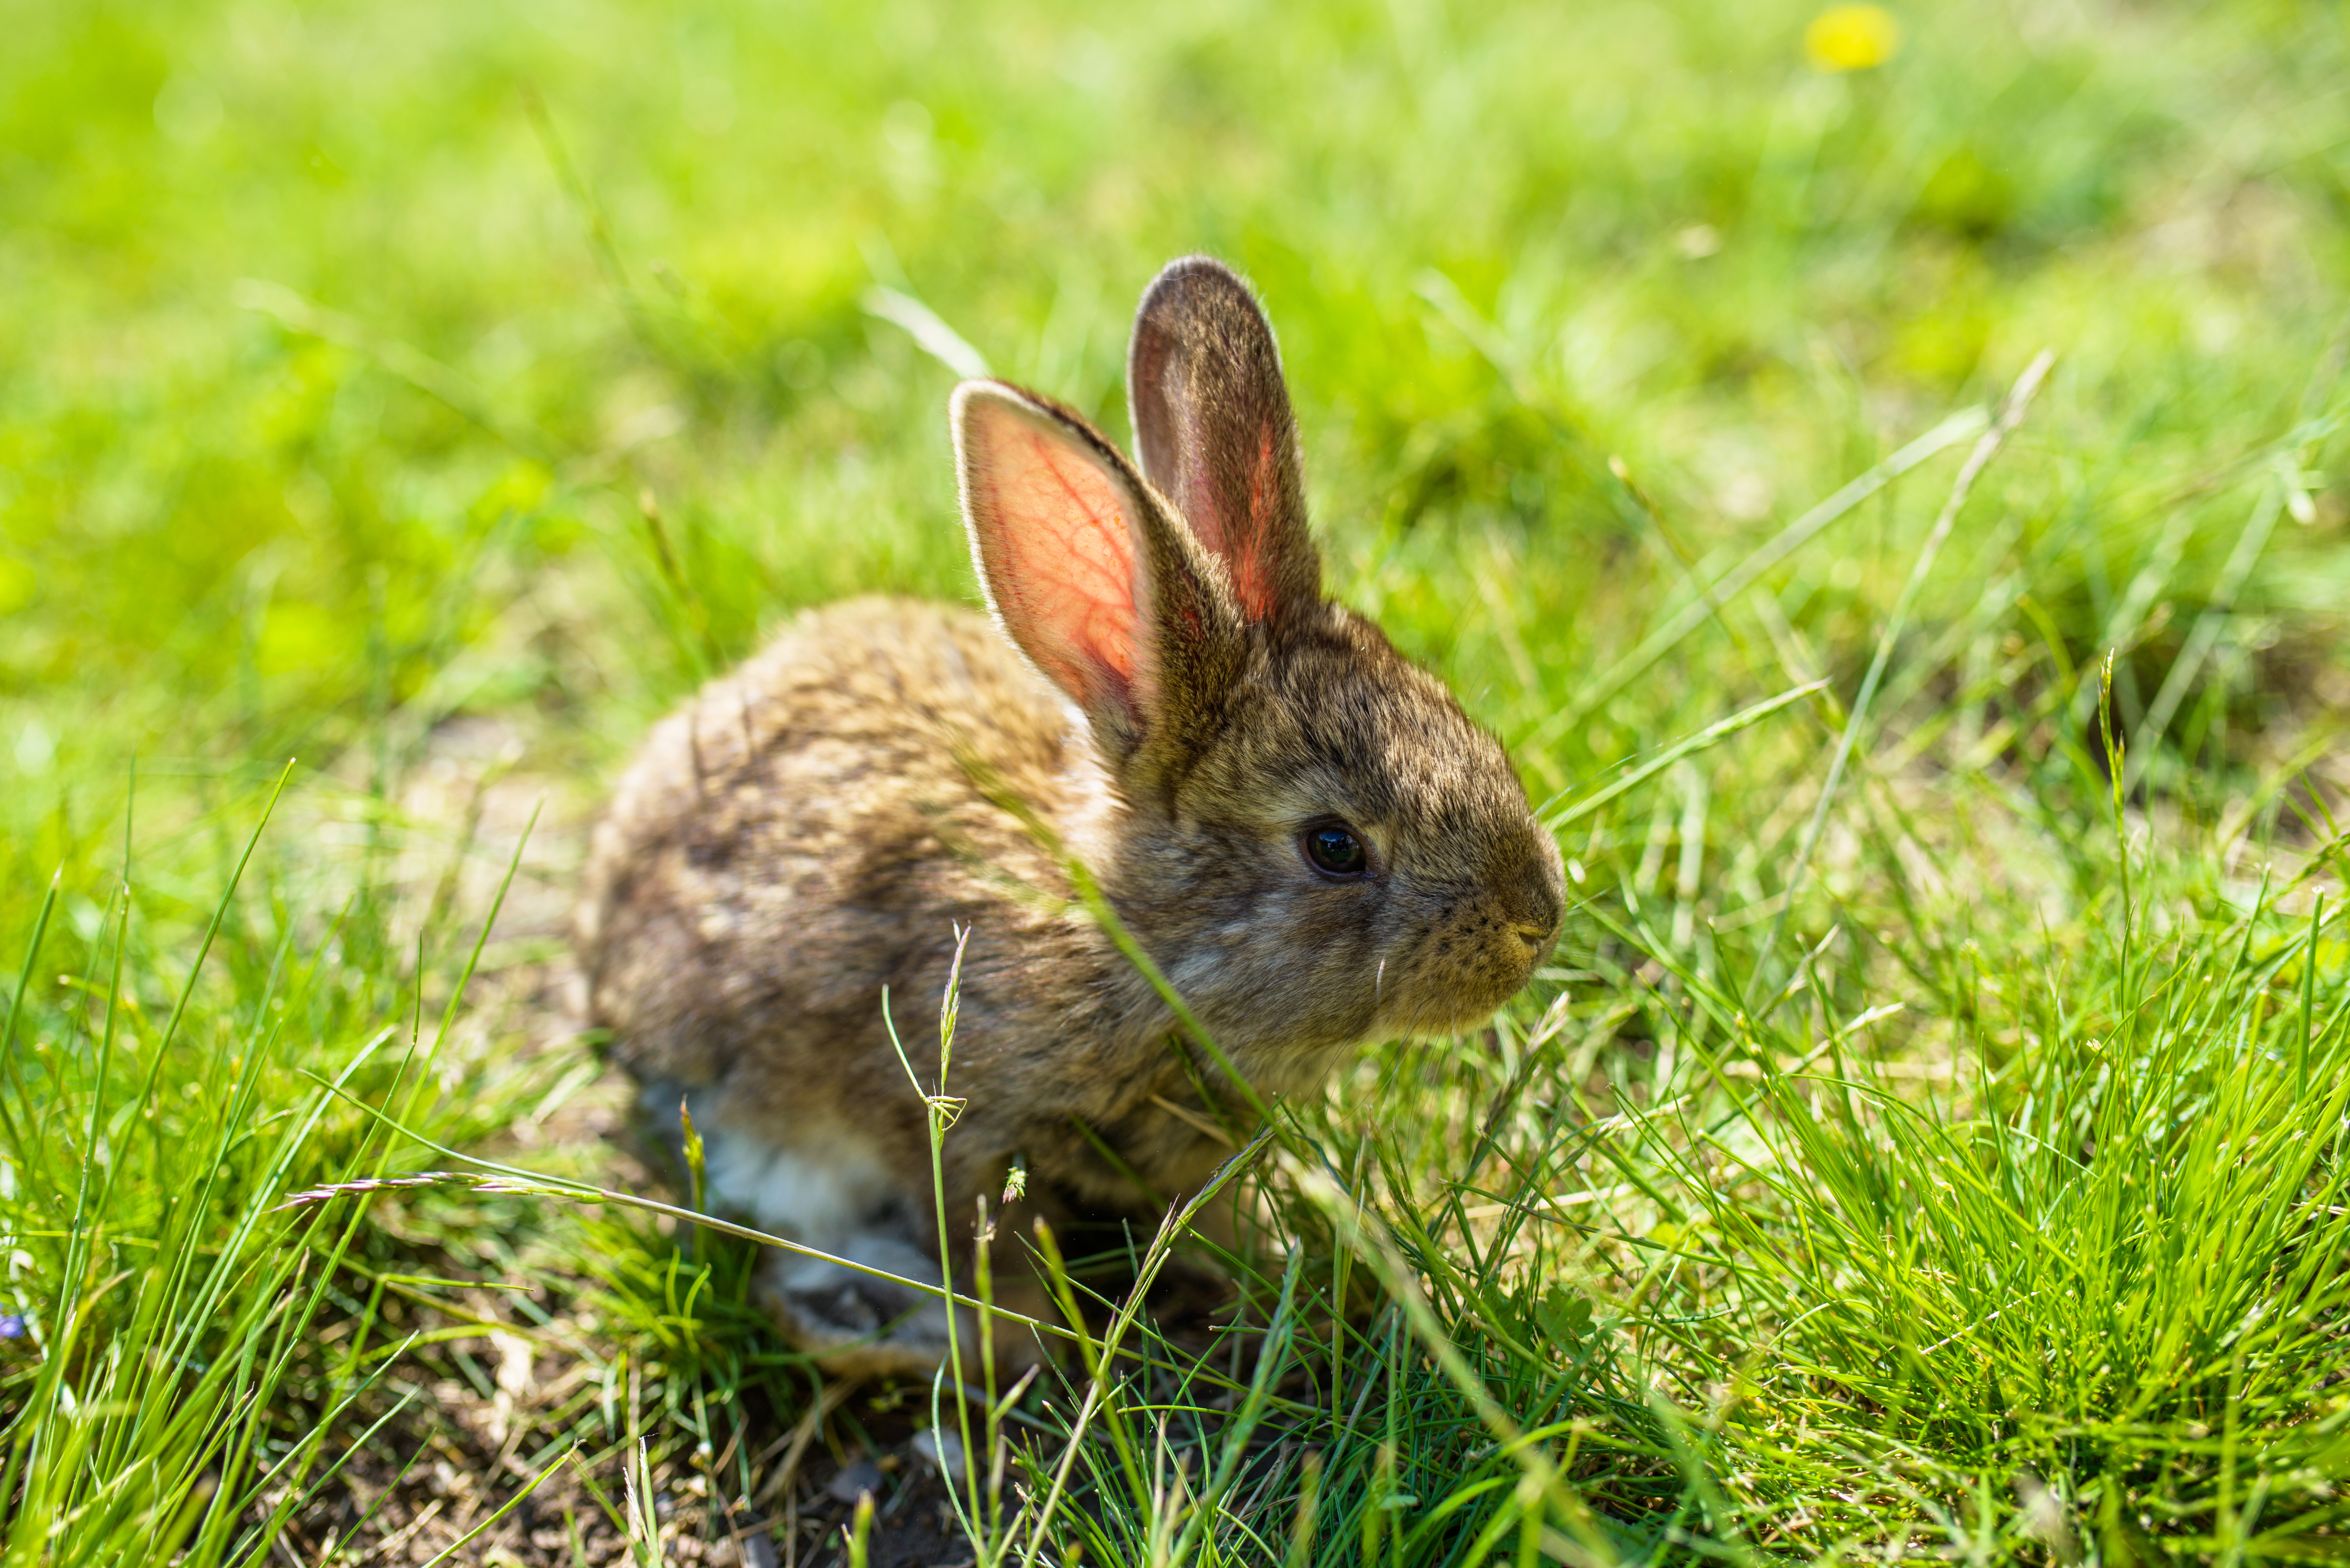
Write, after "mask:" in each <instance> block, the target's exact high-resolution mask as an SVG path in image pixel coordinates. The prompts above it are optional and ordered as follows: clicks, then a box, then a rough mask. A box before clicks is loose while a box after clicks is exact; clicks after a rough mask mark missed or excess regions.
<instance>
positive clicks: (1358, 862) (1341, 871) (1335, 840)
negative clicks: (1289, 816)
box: [1298, 823, 1371, 879]
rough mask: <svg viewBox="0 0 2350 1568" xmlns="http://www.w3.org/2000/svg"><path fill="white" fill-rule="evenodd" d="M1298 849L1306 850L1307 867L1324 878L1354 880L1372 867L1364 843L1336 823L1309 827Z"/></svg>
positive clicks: (1365, 873)
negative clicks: (1312, 868)
mask: <svg viewBox="0 0 2350 1568" xmlns="http://www.w3.org/2000/svg"><path fill="white" fill-rule="evenodd" d="M1298 846H1299V847H1300V848H1302V849H1304V850H1305V861H1306V864H1307V865H1309V866H1311V867H1314V869H1315V870H1316V871H1319V872H1321V873H1322V875H1324V876H1325V877H1344V878H1348V879H1351V878H1353V877H1361V876H1365V875H1367V874H1368V873H1369V871H1370V868H1371V857H1370V856H1369V855H1368V854H1367V853H1366V852H1365V851H1364V848H1363V841H1362V840H1361V839H1359V838H1357V837H1356V836H1355V835H1354V832H1353V830H1352V829H1349V828H1346V827H1341V826H1338V825H1337V824H1336V823H1325V824H1323V825H1322V826H1318V827H1309V828H1307V829H1306V830H1305V836H1304V837H1303V838H1301V839H1300V840H1299V841H1298Z"/></svg>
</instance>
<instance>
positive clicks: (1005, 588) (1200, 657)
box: [951, 381, 1236, 755]
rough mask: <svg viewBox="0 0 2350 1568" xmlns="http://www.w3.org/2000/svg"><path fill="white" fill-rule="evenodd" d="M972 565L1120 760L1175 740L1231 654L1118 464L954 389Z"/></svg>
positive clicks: (1000, 615) (1097, 442) (1184, 562)
mask: <svg viewBox="0 0 2350 1568" xmlns="http://www.w3.org/2000/svg"><path fill="white" fill-rule="evenodd" d="M951 419H952V422H953V427H954V441H955V462H956V467H957V468H958V469H959V470H960V472H961V474H962V515H963V523H964V524H965V526H967V527H968V528H969V529H970V531H971V548H972V560H973V561H974V562H975V563H976V565H977V566H978V568H979V576H980V581H981V583H982V584H983V585H984V586H985V587H986V590H987V598H988V604H989V606H990V607H992V608H993V610H994V611H995V617H996V619H997V620H998V621H999V622H1000V623H1001V624H1002V625H1003V629H1004V630H1005V631H1006V632H1007V633H1009V634H1010V635H1011V638H1012V640H1013V641H1014V642H1015V643H1016V644H1018V645H1019V647H1020V650H1021V651H1022V652H1024V653H1025V654H1026V655H1027V656H1028V658H1029V660H1030V662H1032V663H1034V664H1035V666H1036V668H1037V669H1038V670H1041V671H1043V672H1044V675H1045V679H1047V680H1051V681H1052V682H1053V684H1054V685H1055V686H1058V687H1059V688H1060V689H1061V690H1062V691H1065V692H1066V693H1068V695H1069V696H1070V698H1071V699H1073V700H1074V701H1076V704H1077V706H1078V707H1080V708H1082V709H1084V710H1085V712H1086V716H1087V718H1088V719H1090V720H1091V721H1092V722H1093V724H1094V728H1095V730H1096V732H1097V733H1101V734H1103V736H1104V738H1105V739H1106V740H1107V741H1109V742H1111V743H1112V745H1113V747H1114V748H1115V749H1116V751H1117V752H1118V753H1119V754H1120V755H1128V754H1131V753H1132V752H1133V751H1134V750H1135V749H1136V748H1137V747H1138V746H1139V745H1140V744H1141V743H1142V742H1143V740H1144V738H1145V737H1146V735H1147V734H1149V732H1152V731H1153V730H1154V729H1159V730H1165V731H1170V732H1174V733H1173V735H1170V738H1174V735H1180V732H1182V731H1184V730H1185V729H1187V728H1188V726H1187V725H1186V724H1185V723H1184V722H1183V720H1184V718H1185V716H1186V715H1187V714H1188V713H1191V712H1195V711H1198V710H1199V709H1200V708H1201V704H1202V703H1203V702H1204V701H1206V699H1207V696H1208V692H1209V690H1210V684H1211V681H1212V680H1215V679H1217V678H1219V677H1220V676H1221V675H1222V673H1223V672H1222V670H1221V666H1222V664H1223V663H1224V662H1227V661H1228V660H1229V658H1230V656H1231V649H1232V646H1233V645H1234V643H1235V640H1236V639H1235V637H1234V635H1233V632H1234V629H1235V628H1233V626H1232V611H1231V610H1230V609H1229V608H1227V607H1225V603H1224V601H1223V600H1222V597H1221V595H1220V593H1219V591H1218V589H1217V587H1216V586H1215V585H1214V584H1213V583H1212V581H1211V568H1210V567H1209V566H1208V564H1207V562H1206V560H1205V559H1204V558H1203V557H1202V556H1201V554H1200V547H1199V545H1197V544H1195V543H1193V542H1192V541H1191V539H1190V538H1188V537H1187V536H1185V535H1184V534H1183V531H1182V530H1181V529H1180V527H1177V526H1175V525H1173V524H1171V523H1170V520H1169V518H1168V516H1167V513H1166V510H1165V507H1164V506H1163V504H1161V503H1160V502H1159V498H1158V497H1157V496H1156V495H1154V494H1153V493H1151V490H1150V486H1149V484H1147V483H1144V482H1143V479H1142V477H1141V475H1139V474H1138V473H1136V472H1134V469H1133V468H1132V466H1131V465H1130V464H1128V462H1127V461H1126V459H1125V458H1124V457H1122V456H1121V455H1119V453H1118V450H1117V449H1116V448H1115V447H1113V446H1111V445H1110V443H1109V442H1108V441H1107V440H1105V439H1104V438H1103V437H1102V436H1101V434H1100V433H1099V432H1098V431H1095V430H1094V429H1093V427H1092V426H1090V425H1088V424H1087V423H1086V421H1084V420H1082V419H1080V418H1078V417H1077V416H1076V414H1074V413H1072V412H1070V411H1069V410H1066V409H1064V408H1061V407H1059V406H1058V405H1056V404H1055V403H1052V402H1050V401H1048V400H1045V399H1042V398H1038V397H1035V396H1032V395H1030V394H1028V393H1025V392H1023V391H1021V390H1019V389H1016V388H1014V387H1008V386H1005V385H1003V383H1002V382H1000V381H965V382H964V383H963V384H962V386H960V387H958V388H956V389H955V394H954V402H953V405H952V414H951Z"/></svg>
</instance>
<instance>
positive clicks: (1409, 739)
mask: <svg viewBox="0 0 2350 1568" xmlns="http://www.w3.org/2000/svg"><path fill="white" fill-rule="evenodd" d="M1128 406H1129V407H1130V409H1131V410H1132V411H1133V418H1134V424H1135V432H1136V437H1137V445H1138V447H1139V451H1140V454H1141V466H1140V470H1139V472H1138V471H1137V469H1136V467H1135V465H1134V464H1132V463H1131V462H1128V460H1127V458H1126V457H1125V456H1124V455H1123V454H1122V453H1120V452H1118V450H1117V448H1116V447H1114V446H1113V445H1112V444H1111V443H1110V442H1109V441H1107V440H1106V439H1105V438H1104V437H1103V436H1102V435H1101V434H1100V433H1099V432H1098V431H1096V430H1094V429H1093V428H1092V426H1090V425H1089V424H1087V422H1086V421H1084V420H1083V419H1082V418H1080V417H1079V416H1078V415H1076V413H1074V412H1072V411H1071V410H1067V409H1065V408H1063V407H1061V406H1059V405H1058V404H1056V403H1054V402H1052V401H1051V400H1047V399H1045V398H1041V397H1037V396H1035V395H1034V394H1031V393H1027V392H1024V391H1021V390H1018V389H1014V388H1012V387H1008V386H1005V385H1003V384H1002V383H1000V382H993V381H970V382H966V383H964V384H963V385H962V387H960V388H958V389H957V390H956V392H955V397H954V403H953V428H954V437H955V451H956V457H957V462H958V466H959V468H960V471H961V476H962V506H963V516H964V519H965V522H966V524H968V526H969V528H970V532H971V539H972V556H973V557H974V560H975V561H976V564H977V566H978V569H979V576H980V579H981V582H982V583H983V586H984V587H985V589H986V592H987V596H988V600H989V603H990V605H991V607H993V610H994V612H995V616H996V618H997V620H998V622H999V623H1000V624H1001V626H1002V627H1003V630H1004V632H1005V634H1006V635H1007V636H1008V637H1010V639H1012V641H1013V642H1014V644H1016V645H1017V646H1018V647H1019V648H1020V649H1022V651H1023V652H1024V653H1025V654H1026V655H1027V657H1028V659H1030V660H1031V661H1032V662H1033V663H1034V664H1035V667H1036V668H1037V670H1039V671H1041V672H1042V673H1043V675H1044V676H1045V679H1047V680H1050V681H1051V682H1052V683H1053V684H1054V685H1055V686H1056V687H1058V688H1059V689H1060V691H1062V692H1064V693H1065V694H1066V696H1067V697H1068V698H1069V699H1070V701H1073V702H1074V703H1076V706H1077V708H1078V709H1079V710H1080V711H1082V712H1083V714H1084V716H1085V719H1086V722H1087V724H1088V726H1089V727H1090V730H1091V732H1092V736H1093V739H1094V742H1095V744H1096V746H1097V748H1098V750H1099V752H1100V754H1101V757H1102V760H1103V762H1104V763H1105V765H1106V767H1107V770H1108V772H1109V774H1110V776H1111V778H1112V780H1113V781H1114V783H1115V785H1116V789H1117V793H1118V806H1117V809H1115V810H1113V811H1112V812H1111V813H1110V814H1109V819H1108V821H1107V823H1106V824H1104V825H1099V826H1097V827H1095V828H1093V829H1091V830H1087V831H1079V832H1076V833H1073V834H1072V845H1073V847H1075V848H1076V850H1077V852H1078V853H1079V854H1080V855H1082V856H1083V857H1085V859H1086V860H1087V864H1088V865H1089V867H1091V869H1092V870H1093V872H1094V873H1095V875H1096V876H1097V877H1099V878H1100V880H1101V882H1102V885H1103V887H1104V889H1105V891H1106V892H1107V895H1108V896H1109V898H1111V900H1112V902H1113V904H1114V905H1115V906H1116V908H1117V909H1118V911H1119V915H1120V918H1121V919H1122V920H1123V921H1124V922H1125V923H1126V924H1127V925H1128V928H1129V929H1131V930H1132V931H1133V933H1134V935H1135V936H1136V938H1137V940H1139V941H1140V942H1141V943H1142V944H1143V946H1144V947H1145V948H1146V949H1147V950H1149V953H1150V954H1151V956H1152V958H1153V959H1154V960H1155V961H1157V963H1158V964H1159V966H1160V968H1161V969H1162V970H1163V971H1165V972H1166V974H1167V976H1168V978H1169V979H1170V981H1172V982H1173V984H1174V985H1175V987H1176V989H1177V991H1178V992H1180V993H1181V994H1182V995H1183V997H1184V998H1185V1000H1186V1001H1187V1002H1189V1003H1190V1004H1191V1007H1192V1008H1193V1009H1194V1010H1195V1011H1196V1012H1198V1013H1199V1014H1200V1016H1201V1021H1202V1023H1205V1024H1206V1025H1207V1027H1208V1028H1209V1029H1210V1031H1211V1033H1214V1034H1215V1035H1216V1036H1217V1038H1218V1039H1219V1041H1220V1042H1221V1043H1222V1044H1225V1045H1226V1046H1227V1047H1228V1048H1232V1049H1235V1050H1244V1051H1246V1052H1247V1053H1248V1054H1249V1056H1250V1057H1252V1058H1253V1059H1254V1060H1255V1061H1256V1062H1257V1063H1258V1064H1260V1069H1263V1068H1276V1069H1277V1067H1278V1065H1279V1064H1281V1062H1282V1061H1283V1060H1284V1058H1289V1059H1293V1060H1295V1061H1297V1062H1299V1063H1300V1064H1303V1062H1304V1061H1305V1059H1306V1058H1307V1057H1309V1056H1318V1055H1319V1054H1322V1053H1325V1052H1326V1051H1327V1050H1329V1049H1330V1048H1332V1047H1335V1046H1337V1045H1340V1044H1347V1043H1350V1042H1353V1041H1357V1040H1360V1039H1362V1038H1365V1037H1366V1036H1368V1035H1372V1034H1374V1033H1436V1032H1440V1031H1443V1030H1447V1029H1451V1028H1455V1027H1459V1026H1461V1025H1463V1024H1467V1023H1473V1022H1474V1021H1476V1020H1478V1019H1480V1018H1482V1017H1483V1016H1484V1015H1485V1014H1486V1013H1488V1012H1491V1011H1492V1009H1493V1008H1494V1007H1495V1006H1497V1005H1498V1004H1499V1003H1500V1002H1503V1000H1504V999H1505V998H1507V997H1508V996H1509V995H1510V994H1511V993H1513V992H1515V991H1516V990H1517V989H1518V988H1519V987H1520V986H1521V985H1523V984H1524V982H1525V981H1526V979H1527V977H1528V976H1529V975H1530V974H1531V973H1532V972H1533V970H1534V965H1535V964H1536V963H1537V962H1538V961H1540V959H1541V958H1542V956H1543V955H1544V954H1545V953H1547V952H1548V951H1549V950H1550V947H1551V944H1552V942H1553V940H1555V938H1556V936H1557V933H1558V927H1559V921H1560V918H1561V914H1562V910H1563V908H1564V903H1565V889H1564V885H1563V883H1562V881H1561V877H1560V871H1559V855H1558V849H1557V846H1555V844H1554V843H1553V842H1552V841H1551V838H1550V836H1549V835H1548V834H1546V833H1544V831H1543V829H1542V827H1541V826H1539V825H1538V824H1537V823H1536V822H1535V820H1534V815H1533V813H1532V812H1531V811H1530V810H1529V809H1528V807H1527V804H1526V796H1525V792H1524V789H1523V786H1522V785H1521V784H1519V782H1518V779H1517V775H1516V774H1514V773H1513V771H1512V769H1511V767H1510V765H1509V761H1508V759H1507V758H1506V757H1505V756H1504V755H1503V751H1502V747H1501V745H1500V743H1499V742H1497V741H1495V740H1494V738H1493V737H1492V735H1491V734H1489V733H1488V732H1485V731H1484V730H1482V729H1481V728H1479V727H1478V726H1477V725H1476V724H1474V723H1472V722H1470V720H1469V719H1468V718H1467V717H1466V716H1465V715H1464V714H1463V713H1462V712H1461V709H1460V706H1459V704H1457V703H1456V702H1455V701H1453V699H1452V696H1451V693H1450V692H1449V691H1446V690H1445V688H1444V686H1443V685H1442V683H1441V682H1440V681H1438V680H1436V679H1435V678H1434V677H1433V676H1430V675H1429V674H1428V673H1427V672H1426V671H1424V670H1420V669H1419V668H1418V667H1417V666H1415V665H1413V664H1411V663H1410V662H1409V661H1408V660H1407V659H1404V658H1403V657H1402V656H1401V655H1400V654H1399V653H1397V652H1396V651H1395V649H1393V648H1392V647H1391V646H1390V645H1389V644H1388V639H1386V638H1385V637H1384V636H1383V635H1381V633H1380V631H1379V629H1378V628H1377V627H1376V626H1374V625H1372V624H1371V623H1370V622H1369V621H1367V620H1365V619H1364V618H1361V617H1359V616H1357V615H1355V614H1354V613H1352V612H1351V611H1349V610H1347V608H1345V607H1343V606H1340V605H1337V604H1334V603H1331V602H1330V601H1328V600H1326V599H1325V598H1324V597H1322V587H1321V567H1320V563H1319V560H1318V559H1317V557H1316V556H1315V549H1314V543H1313V539H1312V537H1311V535H1309V534H1308V532H1307V529H1306V522H1305V485H1304V483H1303V477H1302V474H1301V472H1300V465H1299V456H1298V445H1297V433H1296V427H1295V421H1294V420H1293V418H1292V416H1291V413H1290V406H1289V398H1288V393H1287V390H1286V389H1285V388H1284V384H1283V380H1282V372H1281V360H1280V354H1279V351H1278V349H1277V348H1275V347H1274V338H1273V331H1272V328H1271V327H1270V326H1269V325H1268V324H1267V323H1266V321H1265V318H1264V317H1263V313H1262V312H1261V311H1260V310H1259V309H1258V307H1257V305H1256V301H1255V299H1254V298H1253V296H1251V295H1250V293H1249V291H1248V288H1247V286H1245V285H1244V284H1243V283H1242V282H1241V280H1240V279H1239V278H1238V277H1236V276H1235V275H1233V274H1232V272H1231V271H1229V270H1228V269H1226V268H1225V267H1224V266H1222V265H1220V264H1218V263H1216V262H1213V261H1210V260H1207V259H1205V258H1201V257H1194V258H1191V259H1189V260H1185V261H1180V262H1177V263H1175V264H1174V265H1171V266H1170V267H1169V268H1168V269H1167V270H1166V271H1165V272H1163V273H1162V274H1160V275H1159V278H1158V280H1157V281H1156V282H1154V283H1153V284H1152V285H1151V286H1150V289H1149V292H1148V293H1147V294H1145V296H1143V301H1142V306H1141V309H1140V311H1139V314H1138V316H1137V317H1136V321H1135V329H1134V341H1133V345H1132V349H1131V353H1130V357H1129V360H1128Z"/></svg>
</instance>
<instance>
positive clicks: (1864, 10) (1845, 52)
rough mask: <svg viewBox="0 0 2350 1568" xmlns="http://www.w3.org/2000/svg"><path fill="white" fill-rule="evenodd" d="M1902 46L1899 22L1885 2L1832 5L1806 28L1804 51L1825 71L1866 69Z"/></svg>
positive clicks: (1885, 59) (1882, 61)
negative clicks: (1888, 9)
mask: <svg viewBox="0 0 2350 1568" xmlns="http://www.w3.org/2000/svg"><path fill="white" fill-rule="evenodd" d="M1900 47H1901V28H1900V25H1899V24H1898V23H1897V22H1895V21H1894V20H1893V13H1892V12H1890V11H1887V9H1886V8H1885V7H1884V6H1882V5H1831V6H1829V7H1828V8H1827V9H1826V10H1825V11H1823V12H1821V13H1820V14H1819V15H1818V16H1814V17H1813V18H1812V25H1811V26H1808V27H1806V28H1804V54H1806V55H1808V56H1810V57H1811V61H1812V64H1813V65H1814V67H1818V68H1819V69H1821V70H1824V71H1865V70H1866V69H1868V67H1871V66H1881V65H1883V64H1884V63H1885V62H1886V61H1887V60H1889V59H1891V58H1892V57H1893V56H1894V54H1895V52H1896V51H1897V50H1898V49H1899V48H1900Z"/></svg>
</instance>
